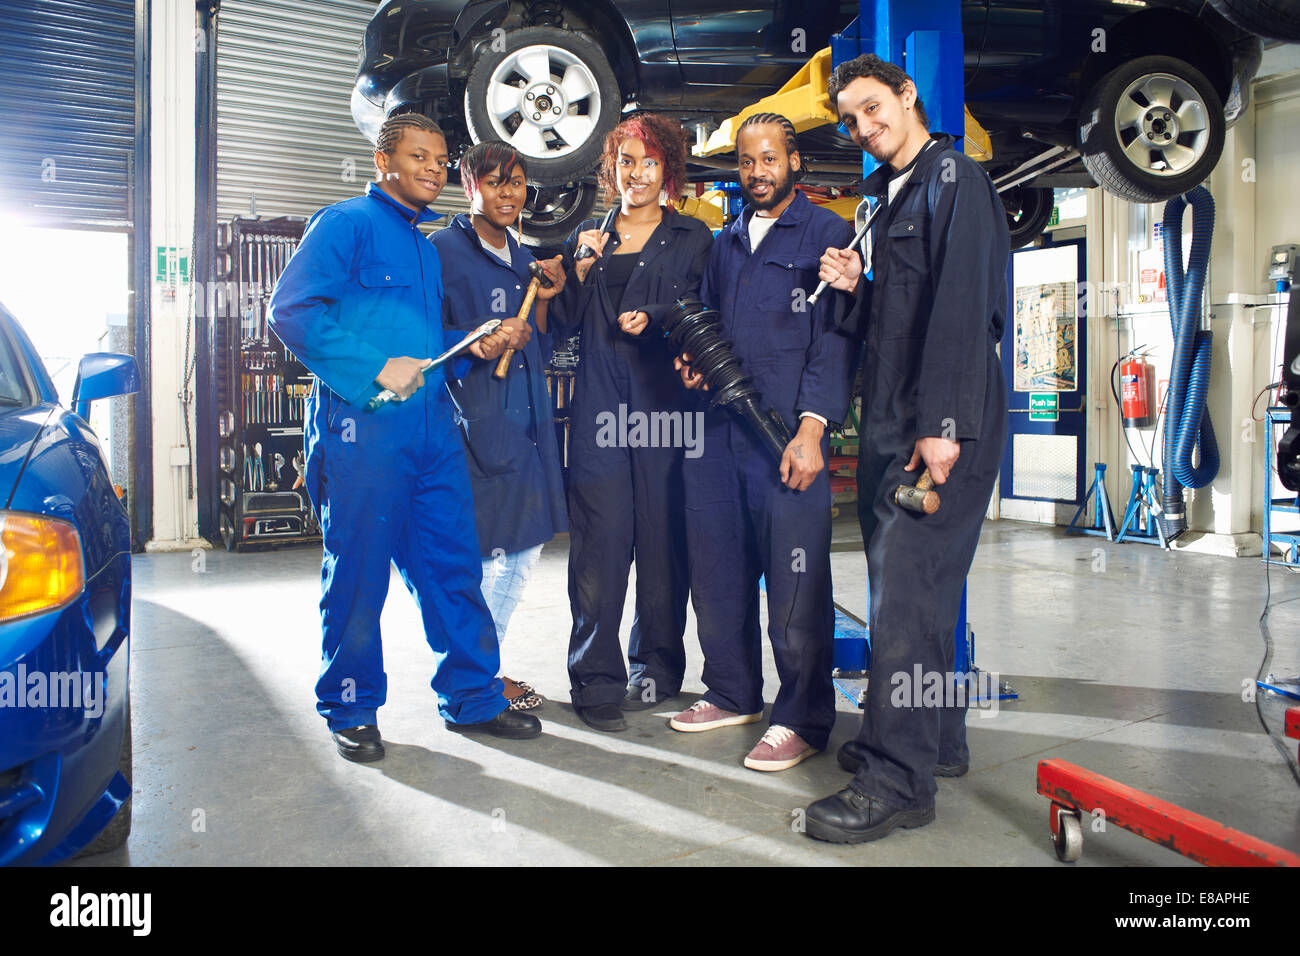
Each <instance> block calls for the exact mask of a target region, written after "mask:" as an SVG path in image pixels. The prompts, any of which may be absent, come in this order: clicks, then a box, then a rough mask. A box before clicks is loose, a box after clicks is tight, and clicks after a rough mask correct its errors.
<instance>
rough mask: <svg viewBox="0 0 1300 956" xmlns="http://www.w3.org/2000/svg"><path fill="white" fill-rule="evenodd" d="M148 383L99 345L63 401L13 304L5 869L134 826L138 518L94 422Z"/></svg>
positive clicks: (2, 779)
mask: <svg viewBox="0 0 1300 956" xmlns="http://www.w3.org/2000/svg"><path fill="white" fill-rule="evenodd" d="M138 390H139V370H138V368H137V366H136V364H135V359H133V358H132V357H131V356H129V355H117V354H113V353H108V352H99V353H94V354H91V355H87V356H85V357H84V358H82V360H81V363H80V365H79V368H78V373H77V381H76V384H75V385H74V387H73V393H72V406H73V409H74V410H72V411H69V410H68V409H65V408H63V407H62V406H61V405H60V404H59V397H58V392H57V391H56V390H55V387H54V382H53V380H52V379H51V378H50V376H49V373H48V372H47V371H46V369H45V366H44V364H43V363H42V362H41V359H40V357H39V356H38V355H37V353H36V351H35V349H34V348H33V347H32V343H31V340H30V339H28V337H27V335H26V333H25V332H24V331H23V329H22V327H21V326H20V325H19V324H18V322H17V320H16V319H15V318H14V316H13V315H12V313H10V312H9V311H8V310H7V309H5V307H4V306H3V305H0V488H3V491H4V499H3V505H2V506H0V865H5V864H12V863H17V864H29V863H40V864H44V863H57V862H59V861H61V860H66V859H69V858H71V857H73V856H76V855H78V854H79V853H95V852H100V851H103V850H109V849H113V848H114V847H117V846H120V845H121V844H122V843H123V842H125V840H126V838H127V835H128V834H129V832H130V829H131V700H130V692H129V686H128V676H129V662H128V653H129V640H128V635H129V632H130V623H131V528H130V521H129V519H128V517H127V511H126V508H125V507H124V506H123V504H122V501H121V499H120V498H119V497H118V494H117V491H116V489H115V488H114V487H113V483H112V481H111V479H110V478H109V472H108V469H107V466H106V464H105V461H104V455H103V451H102V449H101V447H100V443H99V439H98V438H96V436H95V433H94V432H93V431H91V429H90V426H89V425H88V424H87V421H86V418H87V416H88V415H89V414H90V412H89V404H90V402H91V401H93V400H95V399H101V398H108V397H110V396H113V395H127V394H131V393H133V392H136V391H138Z"/></svg>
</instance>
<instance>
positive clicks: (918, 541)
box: [807, 54, 1010, 843]
mask: <svg viewBox="0 0 1300 956" xmlns="http://www.w3.org/2000/svg"><path fill="white" fill-rule="evenodd" d="M829 92H830V97H831V102H832V103H834V104H835V105H836V109H837V111H838V113H839V116H840V120H841V122H842V123H843V124H844V126H845V128H846V129H847V130H848V132H849V135H850V136H852V137H853V139H854V141H855V142H857V143H858V145H859V146H861V147H862V148H863V149H864V150H865V151H866V152H867V153H869V154H870V155H871V156H872V157H873V158H875V159H876V160H877V161H879V162H881V163H882V164H883V165H882V166H881V167H880V168H879V169H877V170H876V171H875V172H874V173H872V174H871V176H869V177H868V178H867V181H866V183H865V188H864V192H865V193H866V194H867V195H874V196H876V197H877V198H878V199H879V200H880V201H881V202H883V203H885V204H886V205H885V209H884V210H883V211H882V212H881V213H880V214H879V215H878V216H877V217H876V220H875V222H874V223H873V224H872V232H871V246H870V249H871V252H870V256H871V260H870V268H871V271H872V277H871V279H870V281H868V280H867V279H866V278H865V277H864V276H863V263H862V260H861V259H860V258H859V256H858V253H857V252H856V251H854V250H842V249H839V248H833V249H829V248H828V249H827V250H826V251H825V253H824V254H823V256H822V260H821V271H820V275H821V277H822V278H823V279H825V280H827V281H828V282H830V283H831V284H832V286H833V287H834V288H837V289H841V290H844V291H847V292H851V293H853V294H854V296H855V302H854V306H853V309H852V310H851V311H850V312H849V313H848V314H847V316H846V317H844V318H843V326H844V327H845V328H846V329H847V330H849V331H851V332H852V333H853V334H854V335H855V336H857V337H859V338H863V339H865V341H866V357H865V359H864V365H863V374H862V428H861V434H860V436H859V452H858V517H859V520H860V522H861V524H862V538H863V542H864V543H865V545H866V549H867V573H868V575H869V577H870V589H871V609H870V626H871V652H872V660H871V682H870V684H869V685H868V689H867V704H866V708H865V712H864V714H863V719H862V727H861V730H860V731H859V733H858V735H857V738H856V739H855V740H852V741H849V742H848V743H847V744H845V745H844V747H843V748H841V750H840V754H839V759H840V763H841V765H843V766H844V767H845V769H847V770H850V771H852V772H853V773H854V776H853V779H852V780H851V781H850V782H849V785H848V787H846V788H845V789H843V790H841V791H840V792H839V793H837V794H834V795H833V796H830V797H827V798H825V799H823V800H819V801H817V802H816V803H814V804H812V805H811V806H810V807H808V811H807V833H808V835H809V836H812V837H816V838H817V839H822V840H828V841H831V842H836V843H861V842H866V841H868V840H876V839H880V838H881V837H884V836H887V835H888V834H889V833H890V832H892V831H893V830H894V829H896V828H898V827H919V826H924V825H925V824H927V823H929V822H930V821H931V820H933V819H934V798H935V792H936V787H935V783H934V777H935V776H936V775H937V776H948V777H958V776H961V775H962V774H964V773H965V772H966V770H967V768H968V766H969V761H970V751H969V749H968V748H967V746H966V724H965V719H966V708H965V705H964V700H965V697H964V696H960V695H958V696H955V697H949V698H948V699H947V700H944V701H941V702H940V705H939V706H933V703H934V702H933V701H920V702H918V700H917V699H916V697H917V695H915V694H906V695H898V697H897V698H896V697H895V693H894V692H895V691H896V690H897V689H898V687H899V684H898V679H899V677H900V676H901V677H902V678H903V679H904V681H908V680H912V679H913V675H914V674H916V673H917V671H918V669H919V671H920V673H921V674H923V675H926V676H925V680H926V681H927V682H928V681H930V679H931V678H930V676H929V675H939V676H940V678H941V680H942V682H943V684H944V685H945V686H946V687H949V688H952V687H954V684H955V682H956V681H963V683H965V682H964V680H963V678H962V677H960V676H957V675H953V673H952V671H953V657H954V638H953V631H954V629H955V627H956V622H957V615H958V613H959V609H960V603H961V593H962V587H963V586H964V583H965V580H966V575H967V573H968V572H969V571H970V565H971V561H972V559H973V558H974V556H975V546H976V545H977V544H978V542H979V534H980V527H981V525H982V524H983V519H984V513H985V511H986V510H987V508H988V502H989V498H990V496H991V495H992V492H993V484H994V481H995V480H996V478H997V474H998V467H999V463H1000V462H1001V460H1002V449H1003V446H1004V445H1005V443H1006V431H1007V390H1006V383H1005V382H1004V381H1003V377H1002V364H1001V362H1000V361H999V360H998V356H997V352H996V347H997V343H998V342H999V341H1001V339H1002V329H1003V326H1004V324H1005V321H1006V311H1007V281H1006V270H1007V258H1008V255H1009V252H1010V250H1009V246H1010V239H1009V236H1008V232H1007V224H1006V213H1005V211H1004V209H1003V206H1002V203H1001V201H1000V200H999V199H998V195H997V191H996V190H995V189H994V187H993V184H992V182H991V181H990V180H989V177H988V174H987V173H985V172H984V170H983V169H981V168H980V167H979V166H978V165H976V164H975V163H974V162H973V161H972V160H970V159H968V158H967V157H966V156H965V155H963V154H962V153H960V152H958V151H957V150H955V149H954V148H953V146H954V139H953V137H951V136H946V135H942V134H938V135H935V136H931V135H929V132H928V121H927V120H926V117H925V107H924V105H923V104H922V103H921V100H920V99H919V97H918V96H917V92H916V86H915V84H914V83H913V82H912V80H911V79H910V78H909V77H908V76H907V74H906V73H904V72H903V71H902V70H901V69H899V68H898V67H897V66H894V65H893V64H891V63H886V62H883V61H881V60H880V59H879V58H877V57H875V56H872V55H870V54H868V55H865V56H861V57H858V58H857V59H854V60H850V61H848V62H846V63H842V64H840V65H839V66H838V67H836V68H835V72H834V73H833V74H832V76H831V80H830V89H829ZM922 467H925V468H928V469H929V470H930V475H931V477H932V478H933V479H934V482H935V485H936V486H937V489H938V491H939V495H940V500H941V504H940V507H939V510H938V511H937V512H936V513H934V514H931V515H924V514H919V513H917V512H914V511H908V510H905V509H903V508H902V507H900V506H899V505H898V504H896V503H895V502H894V489H896V488H897V487H898V486H899V485H901V484H914V483H915V481H916V479H917V476H918V475H919V474H920V473H921V468H922ZM959 689H960V690H961V691H963V692H964V691H965V688H964V687H962V688H959ZM918 703H919V706H918ZM927 705H928V706H927Z"/></svg>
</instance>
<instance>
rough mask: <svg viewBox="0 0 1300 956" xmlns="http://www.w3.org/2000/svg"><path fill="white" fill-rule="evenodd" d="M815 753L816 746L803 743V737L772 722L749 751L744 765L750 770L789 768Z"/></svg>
mask: <svg viewBox="0 0 1300 956" xmlns="http://www.w3.org/2000/svg"><path fill="white" fill-rule="evenodd" d="M815 753H817V750H816V748H814V747H810V746H808V744H806V743H804V739H803V738H802V737H800V736H799V735H798V734H796V733H795V732H794V731H793V730H791V729H790V728H789V727H782V726H781V725H780V724H773V725H772V726H771V727H769V728H767V733H765V734H764V735H763V739H762V740H760V741H759V742H758V745H757V746H756V747H755V748H754V749H753V750H751V751H750V752H749V756H748V757H746V758H745V766H746V767H748V768H749V769H750V770H769V771H770V770H789V769H790V768H791V767H793V766H794V765H795V764H799V763H803V762H804V761H805V760H807V759H808V758H809V757H811V756H812V755H813V754H815Z"/></svg>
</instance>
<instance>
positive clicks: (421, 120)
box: [375, 113, 447, 156]
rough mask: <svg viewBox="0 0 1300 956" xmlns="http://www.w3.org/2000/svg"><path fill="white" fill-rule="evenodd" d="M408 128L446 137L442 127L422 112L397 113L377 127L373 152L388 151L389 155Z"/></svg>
mask: <svg viewBox="0 0 1300 956" xmlns="http://www.w3.org/2000/svg"><path fill="white" fill-rule="evenodd" d="M408 129H419V130H424V131H425V132H426V133H437V134H438V135H439V136H441V137H442V138H443V139H444V140H445V139H446V138H447V136H446V134H445V133H443V131H442V127H441V126H439V125H438V124H437V123H435V122H434V121H433V120H431V119H429V117H427V116H425V115H424V114H423V113H398V114H396V115H395V116H390V117H388V119H386V120H384V125H383V126H381V127H379V136H378V137H376V139H375V152H377V153H388V154H389V155H390V156H391V155H392V153H393V151H394V150H395V149H397V144H398V143H400V142H401V141H402V134H404V133H405V132H406V131H407V130H408Z"/></svg>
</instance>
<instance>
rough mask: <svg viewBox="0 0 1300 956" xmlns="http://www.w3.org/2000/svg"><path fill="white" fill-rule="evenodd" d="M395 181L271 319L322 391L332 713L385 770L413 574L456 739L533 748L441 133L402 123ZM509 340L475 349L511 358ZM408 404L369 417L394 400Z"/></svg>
mask: <svg viewBox="0 0 1300 956" xmlns="http://www.w3.org/2000/svg"><path fill="white" fill-rule="evenodd" d="M375 167H376V170H377V177H376V179H377V181H376V182H374V183H370V184H369V186H368V187H367V189H366V194H365V195H364V196H358V197H356V198H355V199H349V200H346V201H344V202H341V203H337V204H335V205H333V206H330V207H328V208H326V209H322V210H321V211H320V212H318V213H317V214H316V215H315V216H313V217H312V219H311V222H310V223H308V226H307V231H306V234H305V235H304V236H303V239H302V243H301V245H300V246H299V247H298V251H297V253H296V254H295V255H294V256H293V258H292V259H291V260H290V261H289V264H288V266H287V267H286V268H285V270H284V274H283V275H282V276H281V277H280V281H279V283H278V284H277V285H276V289H275V293H274V295H273V296H272V297H271V304H270V322H271V325H272V327H273V328H274V329H275V331H276V334H277V335H278V336H279V337H280V339H281V341H283V342H284V344H285V345H286V346H288V348H289V349H290V350H291V351H292V352H293V353H294V355H296V356H297V357H298V358H299V360H301V361H302V363H303V364H304V365H306V366H307V368H308V369H310V370H311V372H312V373H313V374H314V375H315V376H316V382H315V384H314V386H313V387H312V393H311V397H310V399H309V402H308V411H307V420H306V424H305V429H304V431H305V442H306V452H307V475H306V477H307V490H308V492H309V493H310V495H311V499H312V503H313V504H314V505H315V507H316V513H317V516H318V517H319V519H320V526H321V532H322V534H323V536H324V558H323V561H322V565H321V592H322V594H321V602H320V608H321V627H322V634H323V641H322V670H321V675H320V679H319V680H318V681H317V684H316V696H317V698H318V702H317V705H316V709H317V710H319V711H320V713H321V715H322V716H323V717H324V718H325V720H326V721H327V722H328V724H329V729H330V731H331V733H332V734H333V737H334V742H335V745H336V746H337V747H338V750H339V753H340V754H341V755H342V756H343V757H345V758H346V759H348V760H355V761H371V760H379V759H381V758H382V757H383V755H384V747H383V741H382V738H381V737H380V734H379V728H378V726H377V711H378V709H379V708H380V707H381V706H382V705H383V703H384V700H385V697H386V693H387V678H386V676H385V674H384V667H383V650H382V647H381V644H380V634H379V614H380V611H381V610H382V609H383V606H384V601H385V598H386V597H387V595H388V580H389V564H390V562H392V563H395V564H396V565H397V569H398V571H399V572H401V575H402V579H403V580H404V581H405V582H406V586H407V588H409V589H410V591H411V594H412V595H414V597H415V600H416V603H417V604H418V605H419V607H420V612H421V615H422V617H423V620H424V631H425V638H426V639H427V640H428V642H429V646H430V647H431V648H433V652H434V661H435V669H434V675H433V680H432V686H433V690H434V692H435V693H436V694H437V697H438V712H439V713H440V714H441V715H442V717H443V719H444V720H445V721H446V724H447V729H448V730H454V731H462V732H463V731H485V732H488V733H491V734H494V735H496V736H499V737H512V738H526V737H535V736H537V735H538V734H540V733H541V723H540V722H539V721H538V720H537V718H535V717H533V716H532V715H530V714H522V713H514V712H510V711H508V710H507V709H506V699H505V697H504V696H503V694H502V684H501V681H500V680H499V679H498V678H497V676H496V674H497V671H498V667H499V660H498V654H499V652H498V647H497V638H496V630H495V628H494V626H493V623H492V616H491V615H490V614H489V613H488V609H487V606H486V604H484V601H483V595H482V593H481V591H480V590H479V585H480V582H481V580H482V570H481V567H480V564H479V556H478V549H477V547H476V542H477V534H476V533H475V528H474V504H473V499H472V496H471V490H470V482H469V473H468V469H467V467H466V464H465V451H464V447H463V444H462V442H461V438H460V433H459V432H458V431H457V429H456V426H455V424H454V423H453V420H452V404H451V400H450V398H449V396H448V395H447V392H446V390H445V388H443V387H441V383H442V382H443V374H442V372H441V371H439V372H437V373H436V374H435V375H434V377H433V381H432V382H431V383H430V384H434V383H437V384H436V385H435V387H432V388H424V387H423V386H424V384H425V381H424V375H423V374H422V370H421V365H422V364H423V361H425V360H427V359H428V358H430V357H433V356H436V355H439V354H441V353H442V352H443V351H444V350H445V349H446V347H447V346H446V345H445V344H444V341H443V338H444V337H443V329H442V274H441V273H442V267H441V263H440V262H439V259H438V252H437V250H436V249H435V248H434V246H433V244H432V243H431V242H429V241H428V240H427V239H426V238H425V237H424V235H423V234H422V233H421V232H420V230H419V228H418V227H419V224H420V223H422V222H427V221H429V220H431V219H434V218H437V217H435V216H433V215H432V214H431V213H430V212H429V211H428V210H427V208H426V207H427V206H428V204H429V203H431V202H433V200H434V199H435V198H436V197H437V195H438V193H439V192H440V191H441V190H442V187H443V185H444V184H445V183H446V180H447V144H446V140H445V139H444V137H443V135H442V131H441V130H440V129H439V128H438V126H437V124H435V123H434V122H433V121H432V120H430V119H428V118H427V117H424V116H421V115H418V114H403V115H400V116H395V117H392V118H390V119H389V120H387V121H386V122H385V123H384V125H383V127H382V128H381V129H380V131H379V137H378V140H377V142H376V144H375ZM508 340H509V334H508V333H506V332H499V333H498V334H497V335H494V336H492V337H491V338H488V339H484V340H482V341H481V342H479V343H477V344H476V345H475V346H473V347H472V349H471V351H472V352H473V354H474V355H476V356H477V357H478V358H480V359H491V358H494V357H495V356H496V355H497V354H499V353H500V351H501V350H502V349H503V348H504V347H505V344H506V342H507V341H508ZM385 388H387V389H391V390H392V391H393V392H395V393H396V394H397V396H398V399H399V401H395V402H392V403H390V404H388V405H384V406H381V407H379V408H378V409H376V410H374V411H368V410H367V407H366V406H367V404H368V403H369V401H370V399H372V398H374V397H375V396H376V395H378V394H379V392H380V391H382V390H383V389H385Z"/></svg>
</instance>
